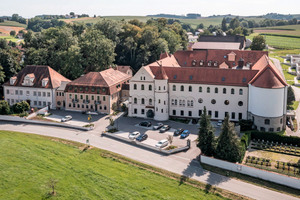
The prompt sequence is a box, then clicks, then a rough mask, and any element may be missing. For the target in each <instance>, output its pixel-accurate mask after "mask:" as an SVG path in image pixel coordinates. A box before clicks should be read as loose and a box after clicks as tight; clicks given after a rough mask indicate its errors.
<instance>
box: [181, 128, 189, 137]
mask: <svg viewBox="0 0 300 200" xmlns="http://www.w3.org/2000/svg"><path fill="white" fill-rule="evenodd" d="M189 135H190V131H189V130H184V131H183V132H182V133H181V135H180V138H181V139H183V138H186V137H188V136H189Z"/></svg>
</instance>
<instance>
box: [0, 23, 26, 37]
mask: <svg viewBox="0 0 300 200" xmlns="http://www.w3.org/2000/svg"><path fill="white" fill-rule="evenodd" d="M20 30H25V29H24V28H23V27H17V26H1V25H0V32H1V33H0V35H9V33H10V32H11V31H16V33H18V32H19V31H20Z"/></svg>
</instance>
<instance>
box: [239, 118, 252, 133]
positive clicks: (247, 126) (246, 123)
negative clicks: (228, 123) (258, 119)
mask: <svg viewBox="0 0 300 200" xmlns="http://www.w3.org/2000/svg"><path fill="white" fill-rule="evenodd" d="M239 124H240V126H241V131H248V130H252V126H253V121H251V120H245V119H241V120H240V121H239Z"/></svg>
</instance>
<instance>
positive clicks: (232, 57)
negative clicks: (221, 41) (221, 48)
mask: <svg viewBox="0 0 300 200" xmlns="http://www.w3.org/2000/svg"><path fill="white" fill-rule="evenodd" d="M235 56H236V54H235V53H234V52H231V53H229V54H228V61H231V62H232V61H235Z"/></svg>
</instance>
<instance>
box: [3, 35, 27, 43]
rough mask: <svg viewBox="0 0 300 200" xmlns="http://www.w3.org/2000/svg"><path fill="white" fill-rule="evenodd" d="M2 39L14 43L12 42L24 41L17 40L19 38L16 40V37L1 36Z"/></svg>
mask: <svg viewBox="0 0 300 200" xmlns="http://www.w3.org/2000/svg"><path fill="white" fill-rule="evenodd" d="M0 38H3V39H6V40H8V41H12V42H18V41H19V42H20V41H22V40H20V39H17V38H15V37H12V36H0Z"/></svg>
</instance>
